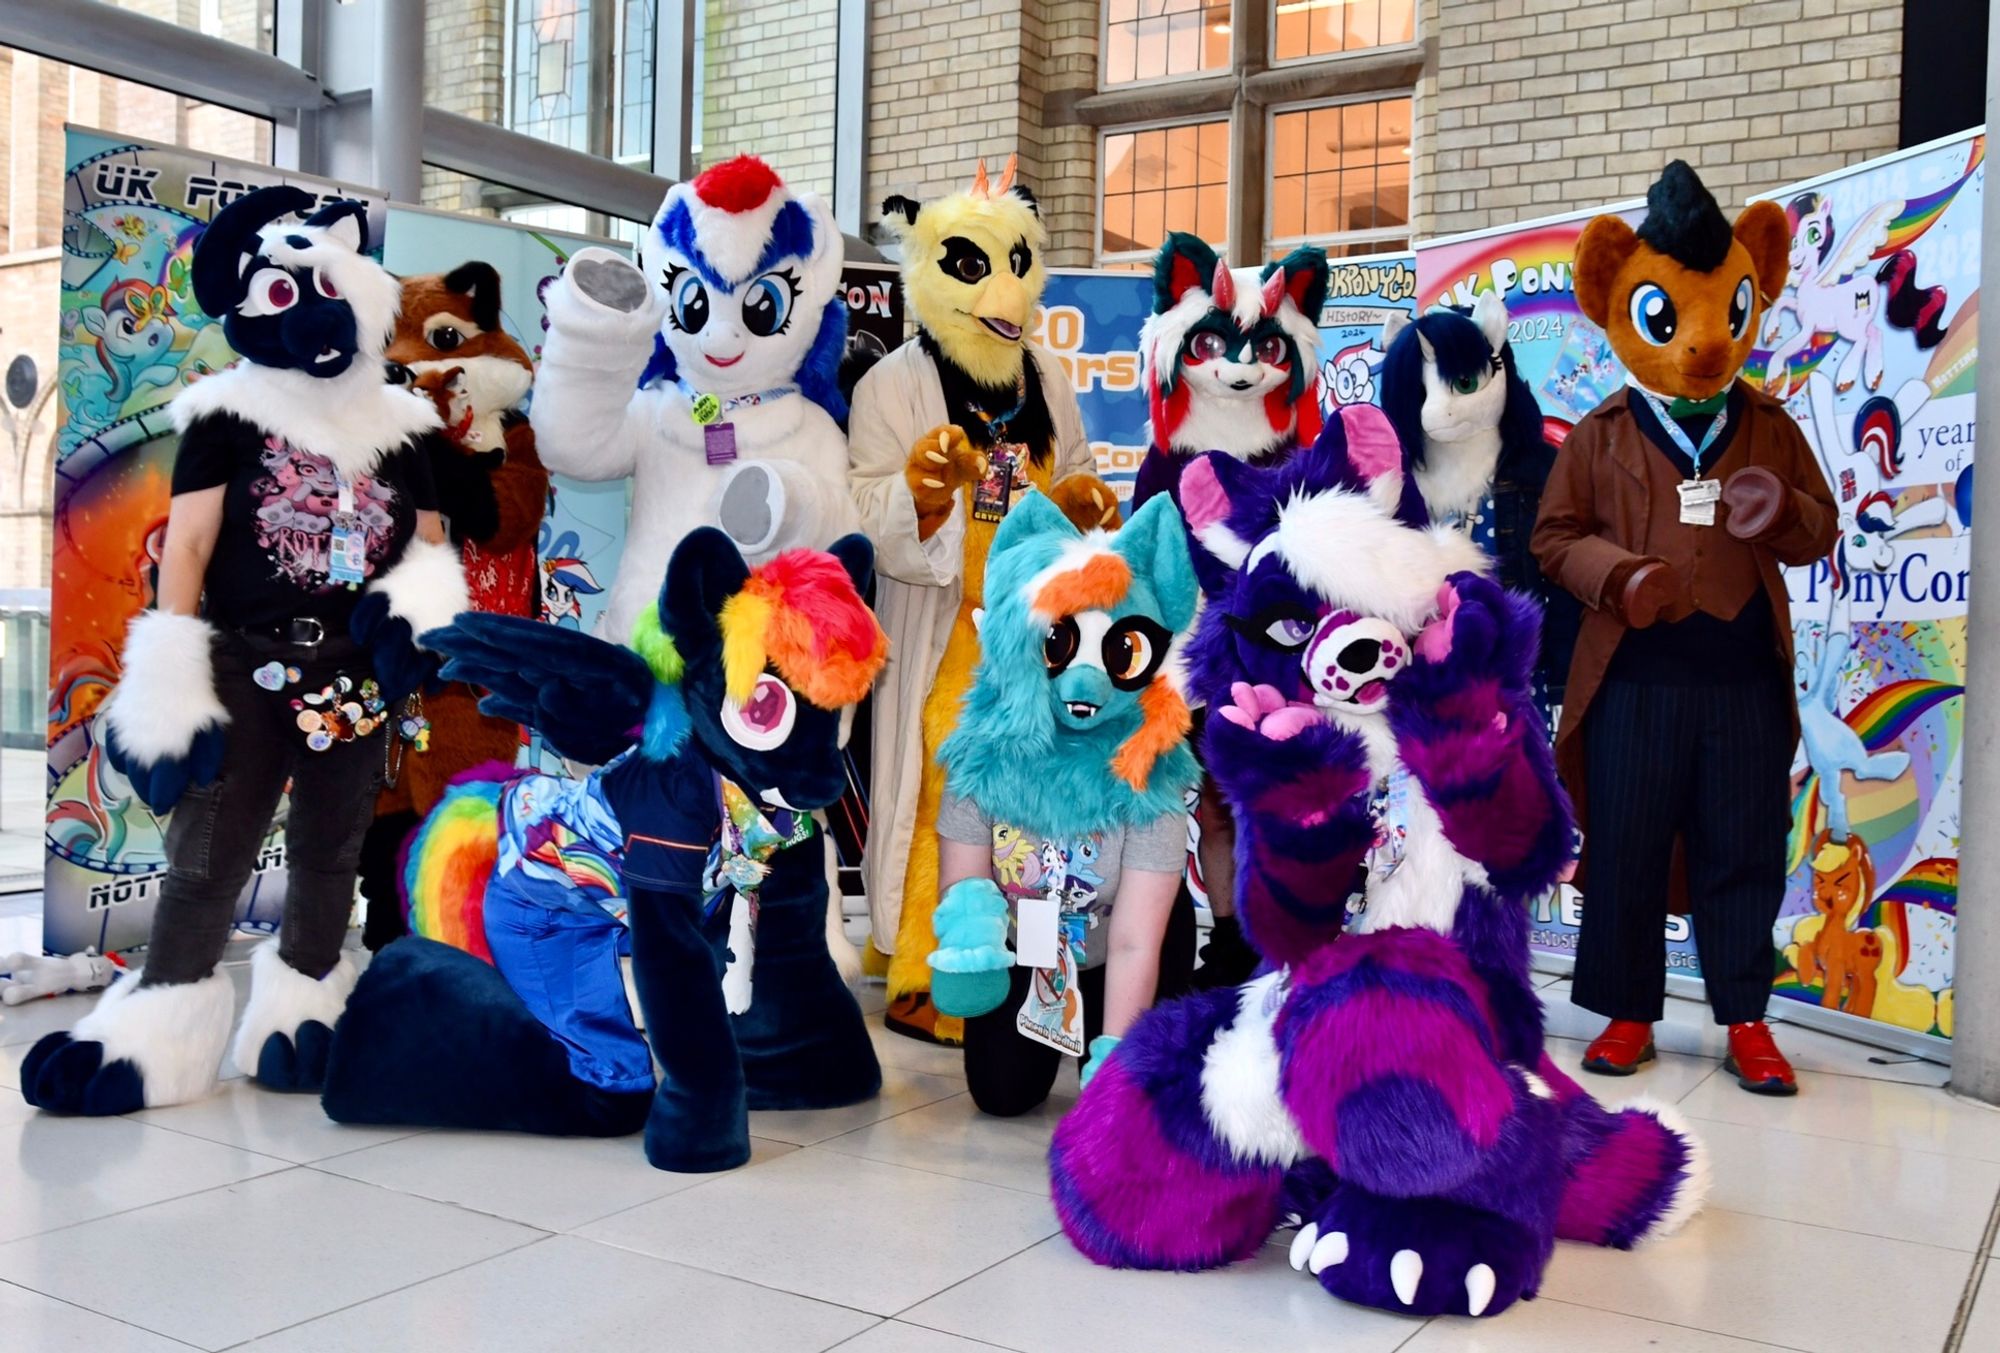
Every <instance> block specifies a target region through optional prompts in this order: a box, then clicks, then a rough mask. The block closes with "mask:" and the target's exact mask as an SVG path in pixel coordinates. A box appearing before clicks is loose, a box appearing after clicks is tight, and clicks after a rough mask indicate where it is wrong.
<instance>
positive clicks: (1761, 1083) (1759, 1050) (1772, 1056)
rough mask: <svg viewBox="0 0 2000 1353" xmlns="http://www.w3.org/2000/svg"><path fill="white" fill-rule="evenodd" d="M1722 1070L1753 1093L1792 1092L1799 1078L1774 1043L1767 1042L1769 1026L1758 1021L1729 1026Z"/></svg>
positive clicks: (1790, 1093) (1769, 1039)
mask: <svg viewBox="0 0 2000 1353" xmlns="http://www.w3.org/2000/svg"><path fill="white" fill-rule="evenodd" d="M1722 1069H1723V1070H1724V1071H1727V1072H1729V1073H1730V1074H1731V1075H1733V1076H1735V1077H1736V1083H1737V1084H1738V1085H1740V1086H1742V1087H1743V1088H1744V1089H1745V1090H1748V1091H1749V1092H1750V1093H1751V1094H1753V1095H1795V1094H1797V1093H1798V1092H1799V1078H1798V1077H1797V1076H1796V1075H1794V1074H1793V1073H1792V1064H1791V1063H1790V1062H1788V1061H1786V1060H1785V1054H1784V1053H1782V1052H1779V1051H1778V1045H1777V1044H1776V1043H1773V1042H1772V1041H1771V1026H1770V1025H1768V1024H1766V1023H1764V1021H1763V1020H1761V1019H1760V1020H1758V1021H1756V1022H1755V1023H1753V1024H1732V1025H1730V1026H1729V1056H1727V1057H1725V1058H1723V1061H1722Z"/></svg>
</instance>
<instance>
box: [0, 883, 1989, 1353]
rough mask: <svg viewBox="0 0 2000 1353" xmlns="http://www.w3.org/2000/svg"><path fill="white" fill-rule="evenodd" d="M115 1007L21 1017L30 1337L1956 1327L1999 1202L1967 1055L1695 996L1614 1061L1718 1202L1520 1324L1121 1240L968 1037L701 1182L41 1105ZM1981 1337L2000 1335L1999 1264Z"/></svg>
mask: <svg viewBox="0 0 2000 1353" xmlns="http://www.w3.org/2000/svg"><path fill="white" fill-rule="evenodd" d="M4 919H5V918H4V917H0V920H4ZM234 971H235V972H236V974H237V977H238V980H239V981H240V980H241V978H242V972H241V969H240V965H239V966H238V967H237V968H236V969H234ZM1547 996H1548V998H1549V1005H1550V1012H1551V1025H1552V1030H1553V1032H1554V1033H1555V1034H1556V1035H1557V1036H1558V1037H1559V1038H1560V1039H1563V1040H1566V1041H1561V1042H1558V1044H1557V1045H1556V1046H1557V1049H1558V1052H1557V1055H1558V1056H1559V1057H1561V1058H1563V1059H1564V1060H1566V1061H1569V1062H1572V1063H1573V1062H1574V1059H1575V1057H1576V1055H1577V1054H1578V1053H1579V1052H1580V1051H1581V1048H1582V1044H1581V1042H1580V1041H1577V1040H1579V1039H1580V1038H1581V1037H1583V1036H1586V1035H1587V1034H1588V1033H1589V1032H1590V1031H1591V1021H1590V1019H1589V1018H1588V1017H1587V1016H1585V1015H1584V1014H1583V1013H1582V1012H1580V1011H1578V1010H1576V1009H1574V1008H1573V1007H1571V1006H1570V1005H1569V1004H1568V1003H1567V1000H1566V989H1565V986H1564V984H1563V983H1562V982H1560V981H1557V982H1554V983H1552V984H1551V985H1550V987H1549V988H1548V991H1547ZM87 1003H88V998H85V997H69V998H65V999H63V1000H58V1001H46V1002H38V1003H36V1004H33V1005H31V1006H27V1007H24V1008H20V1009H16V1010H12V1011H7V1012H5V1014H4V1015H0V1349H6V1350H8V1353H17V1351H18V1353H44V1351H45V1350H57V1349H65V1350H67V1349H78V1350H82V1349H89V1350H93V1353H95V1351H98V1350H131V1351H133V1353H140V1351H142V1350H143V1351H145V1353H159V1351H160V1350H168V1349H184V1348H188V1347H193V1348H201V1349H223V1348H242V1349H256V1350H260V1351H261V1350H311V1351H312V1353H321V1351H322V1350H324V1351H326V1353H339V1351H340V1350H350V1349H351V1350H366V1351H367V1353H383V1351H384V1350H389V1351H391V1353H394V1351H396V1350H418V1351H420V1353H451V1351H452V1350H461V1349H463V1350H477V1351H478V1353H505V1351H506V1350H514V1349H520V1350H532V1353H547V1351H548V1350H551V1349H578V1350H589V1351H590V1353H620V1351H622V1350H627V1349H630V1350H645V1353H656V1351H657V1350H678V1349H688V1350H702V1351H703V1353H708V1351H709V1350H733V1349H744V1350H763V1349H771V1350H813V1349H826V1348H833V1347H839V1348H840V1349H842V1350H845V1351H848V1353H954V1351H956V1353H973V1351H974V1350H978V1349H992V1348H996V1347H997V1348H1003V1349H1016V1350H1042V1349H1051V1350H1064V1351H1065V1353H1067V1351H1070V1350H1077V1351H1082V1350H1092V1351H1095V1350H1124V1349H1134V1350H1145V1353H1161V1351H1163V1350H1174V1351H1175V1353H1182V1351H1185V1353H1196V1351H1198V1350H1208V1349H1214V1350H1239V1349H1262V1348H1269V1349H1285V1350H1302V1349H1340V1350H1352V1351H1353V1353H1371V1351H1373V1350H1380V1351H1381V1353H1389V1350H1403V1351H1404V1353H1446V1351H1447V1350H1477V1351H1478V1353H1508V1351H1510V1350H1521V1351H1522V1353H1527V1351H1528V1350H1552V1349H1558V1350H1568V1349H1575V1350H1588V1351H1589V1353H1627V1351H1628V1350H1630V1351H1631V1353H1638V1351H1639V1350H1691V1351H1695V1353H1732V1351H1743V1353H1748V1351H1749V1350H1757V1349H1769V1348H1773V1347H1778V1348H1795V1349H1812V1350H1848V1349H1852V1350H1875V1349H1895V1350H1899V1351H1901V1350H1912V1351H1914V1350H1933V1349H1942V1348H1944V1347H1945V1346H1946V1341H1947V1337H1948V1335H1949V1333H1950V1331H1951V1328H1952V1325H1953V1320H1954V1317H1955V1314H1956V1312H1957V1311H1958V1308H1959V1305H1960V1301H1961V1298H1962V1297H1963V1296H1964V1295H1965V1294H1966V1293H1967V1291H1968V1290H1969V1288H1970V1286H1971V1285H1970V1283H1969V1279H1970V1277H1971V1275H1972V1273H1973V1270H1974V1268H1975V1265H1982V1266H1983V1264H1984V1263H1985V1256H1984V1254H1983V1253H1981V1246H1982V1244H1983V1243H1990V1242H1989V1241H1988V1240H1987V1239H1986V1236H1985V1232H1986V1229H1987V1226H1988V1222H1989V1218H1990V1217H1991V1215H1992V1213H1993V1210H1994V1207H1995V1202H1996V1194H2000V1112H1995V1111H1992V1110H1988V1109H1985V1108H1983V1107H1980V1106H1977V1105H1972V1104H1968V1103H1964V1102H1961V1101H1958V1100H1955V1099H1953V1098H1951V1097H1950V1096H1948V1095H1947V1094H1946V1093H1945V1092H1944V1091H1943V1090H1942V1089H1940V1088H1939V1087H1940V1086H1941V1085H1942V1084H1943V1082H1944V1079H1945V1073H1944V1071H1943V1070H1942V1069H1941V1068H1938V1067H1933V1066H1927V1065H1924V1064H1921V1063H1900V1064H1891V1065H1885V1064H1881V1063H1878V1062H1876V1061H1873V1060H1871V1057H1875V1056H1879V1055H1880V1054H1871V1053H1870V1052H1869V1051H1868V1050H1866V1049H1862V1048H1857V1047H1855V1046H1852V1045H1849V1044H1846V1043H1843V1042H1841V1041H1839V1040H1837V1039H1835V1038H1832V1037H1829V1036H1827V1035H1824V1034H1816V1033H1813V1032H1810V1031H1807V1030H1803V1029H1798V1028H1786V1029H1781V1030H1780V1032H1779V1037H1780V1041H1781V1042H1782V1043H1783V1044H1784V1045H1785V1046H1786V1047H1787V1048H1788V1049H1790V1050H1791V1051H1792V1053H1793V1054H1794V1055H1795V1056H1796V1057H1797V1059H1798V1061H1799V1062H1800V1064H1801V1065H1802V1066H1805V1067H1810V1068H1811V1072H1810V1073H1809V1074H1808V1076H1807V1078H1806V1086H1805V1091H1804V1093H1803V1094H1801V1095H1800V1096H1799V1097H1798V1098H1797V1099H1795V1100H1789V1101H1782V1100H1776V1101H1774V1100H1765V1099H1756V1098H1753V1097H1751V1096H1748V1095H1745V1094H1743V1093H1742V1092H1741V1091H1740V1090H1738V1089H1737V1088H1736V1087H1735V1085H1734V1083H1733V1082H1732V1081H1730V1080H1729V1079H1728V1078H1726V1077H1724V1076H1723V1075H1721V1074H1719V1069H1718V1061H1719V1057H1720V1054H1721V1047H1720V1044H1719V1042H1718V1040H1717V1039H1716V1038H1715V1036H1714V1033H1713V1031H1712V1030H1710V1029H1709V1028H1707V1027H1706V1026H1705V1025H1704V1023H1703V1018H1702V1016H1703V1012H1702V1011H1700V1010H1699V1009H1698V1008H1696V1007H1694V1006H1692V1005H1688V1004H1685V1003H1677V1004H1676V1006H1675V1008H1674V1010H1673V1012H1672V1015H1671V1023H1670V1025H1669V1026H1668V1027H1667V1028H1666V1029H1664V1030H1663V1031H1662V1037H1661V1042H1662V1044H1663V1046H1664V1047H1665V1048H1666V1052H1665V1054H1664V1056H1663V1057H1662V1059H1661V1062H1660V1063H1659V1065H1657V1066H1655V1067H1653V1068H1651V1069H1649V1070H1648V1071H1646V1072H1645V1073H1644V1074H1643V1075H1642V1076H1641V1077H1640V1078H1638V1079H1636V1080H1635V1081H1633V1082H1631V1083H1630V1084H1629V1085H1623V1084H1618V1083H1612V1084H1611V1086H1610V1088H1611V1089H1612V1090H1614V1091H1616V1092H1621V1093H1622V1092H1628V1091H1629V1092H1631V1093H1644V1094H1648V1095H1650V1096H1652V1097H1654V1098H1656V1099H1663V1100H1668V1101H1672V1102H1675V1103H1677V1104H1679V1105H1680V1107H1681V1109H1682V1110H1683V1112H1685V1113H1686V1114H1688V1115H1689V1116H1690V1117H1691V1118H1693V1119H1695V1120H1696V1125H1697V1127H1698V1128H1699V1129H1700V1130H1701V1132H1702V1133H1703V1134H1704V1135H1705V1137H1706V1138H1707V1141H1708V1144H1709V1147H1710V1149H1711V1150H1712V1152H1713V1154H1714V1158H1715V1176H1716V1181H1715V1193H1714V1197H1713V1200H1712V1202H1711V1205H1710V1207H1709V1209H1708V1211H1707V1212H1706V1213H1705V1214H1704V1215H1703V1216H1701V1217H1699V1218H1697V1219H1696V1220H1695V1221H1694V1222H1693V1223H1692V1224H1691V1225H1690V1226H1689V1227H1688V1229H1687V1230H1686V1231H1684V1232H1683V1233H1682V1234H1680V1235H1679V1236H1677V1237H1675V1238H1673V1239H1671V1240H1669V1241H1666V1242H1664V1243H1661V1244H1659V1245H1657V1246H1654V1247H1652V1248H1649V1249H1646V1250H1643V1251H1640V1252H1638V1253H1634V1254H1625V1253H1619V1252H1615V1251H1599V1250H1590V1249H1586V1248H1583V1247H1579V1246H1572V1245H1564V1246H1562V1247H1560V1248H1559V1250H1558V1251H1557V1255H1556V1258H1555V1261H1554V1263H1553V1264H1552V1265H1551V1267H1550V1269H1549V1274H1548V1278H1547V1282H1546V1284H1545V1287H1544V1289H1543V1293H1542V1297H1541V1299H1540V1300H1537V1301H1534V1302H1530V1303H1526V1304H1524V1305H1521V1306H1518V1307H1516V1308H1515V1309H1514V1310H1512V1311H1509V1312H1507V1313H1506V1314H1504V1315H1502V1316H1500V1317H1499V1318H1498V1319H1496V1320H1492V1321H1486V1322H1481V1323H1477V1324H1475V1323H1474V1322H1470V1321H1464V1320H1436V1321H1431V1322H1428V1323H1425V1322H1420V1321H1415V1320H1405V1319H1401V1318H1398V1317H1395V1316H1389V1315H1384V1314H1381V1313H1379V1312H1374V1311H1367V1310H1361V1309H1357V1308H1355V1307H1351V1306H1343V1305H1341V1304H1340V1303H1338V1302H1336V1301H1334V1300H1333V1299H1331V1298H1330V1297H1327V1296H1325V1295H1324V1294H1323V1293H1321V1291H1320V1290H1319V1288H1318V1287H1317V1286H1316V1285H1315V1284H1313V1283H1312V1282H1311V1281H1309V1280H1308V1279H1306V1278H1303V1277H1301V1276H1300V1275H1298V1274H1296V1273H1294V1272H1292V1270H1291V1269H1290V1268H1289V1267H1288V1266H1287V1265H1286V1263H1285V1252H1284V1248H1283V1245H1284V1242H1285V1240H1286V1239H1287V1237H1285V1236H1280V1237H1278V1238H1277V1240H1276V1243H1274V1244H1273V1245H1272V1246H1269V1247H1267V1248H1266V1249H1265V1251H1264V1253H1263V1254H1261V1255H1260V1256H1259V1257H1258V1258H1257V1259H1256V1260H1254V1261H1253V1262H1251V1263H1248V1264H1244V1265H1240V1266H1238V1267H1236V1268H1233V1269H1229V1270H1226V1271H1223V1272H1219V1273H1211V1274H1204V1275H1200V1276H1188V1275H1179V1274H1141V1273H1116V1272H1111V1271H1107V1270H1101V1269H1094V1268H1092V1267H1090V1266H1089V1265H1088V1264H1086V1263H1085V1262H1084V1261H1083V1260H1082V1259H1080V1258H1079V1257H1078V1256H1077V1255H1076V1253H1075V1252H1074V1251H1073V1250H1072V1249H1071V1248H1070V1246H1069V1244H1068V1242H1067V1241H1065V1240H1064V1239H1063V1238H1062V1236H1061V1235H1060V1233H1059V1232H1058V1231H1057V1227H1056V1222H1055V1217H1054V1215H1053V1213H1052V1212H1051V1211H1050V1208H1049V1204H1048V1201H1047V1196H1046V1179H1045V1173H1044V1171H1045V1167H1044V1164H1043V1152H1044V1150H1045V1148H1046V1144H1047V1140H1048V1134H1049V1130H1050V1128H1051V1126H1052V1124H1053V1123H1054V1122H1055V1120H1056V1118H1057V1117H1058V1116H1059V1115H1060V1113H1061V1112H1062V1110H1063V1109H1064V1108H1065V1107H1067V1104H1068V1099H1067V1098H1066V1097H1065V1096H1063V1095H1059V1096H1058V1099H1057V1101H1056V1102H1054V1103H1052V1104H1051V1106H1050V1107H1049V1108H1048V1109H1047V1110H1046V1111H1045V1112H1043V1113H1041V1114H1039V1115H1035V1116H1032V1117H1030V1118H1026V1119H1021V1120H1016V1121H1012V1122H999V1121H995V1120H991V1119H986V1118H982V1117H980V1116H979V1115H978V1114H977V1113H975V1112H974V1111H973V1109H972V1107H971V1105H970V1103H969V1102H968V1100H967V1098H966V1095H965V1092H964V1091H965V1086H964V1078H963V1076H962V1075H961V1074H960V1070H959V1065H958V1058H957V1057H956V1055H955V1054H952V1053H949V1052H944V1051H942V1050H939V1049H936V1048H929V1047H925V1046H923V1045H920V1044H916V1043H911V1042H908V1041H907V1040H903V1039H898V1038H894V1037H891V1036H889V1035H887V1034H881V1035H879V1036H878V1038H877V1045H878V1048H879V1050H880V1052H881V1054H882V1059H883V1062H884V1067H885V1075H886V1078H887V1084H886V1087H885V1089H884V1092H883V1094H882V1097H881V1098H880V1099H879V1100H878V1101H876V1102H875V1103H873V1104H869V1105H865V1106H861V1107H859V1108H855V1109H850V1110H844V1111H840V1112H837V1113H826V1114H759V1115H754V1116H753V1121H752V1125H751V1131H752V1132H753V1133H754V1134H756V1137H757V1143H756V1147H757V1149H756V1154H755V1158H754V1159H753V1160H752V1162H751V1164H750V1165H749V1166H747V1167H746V1168H744V1169H742V1170H739V1171H736V1172H734V1173H732V1174H727V1175H720V1176H687V1175H669V1174H661V1173H659V1172H657V1171H653V1170H650V1169H648V1168H647V1167H646V1165H645V1163H644V1161H643V1159H642V1158H641V1156H640V1154H639V1149H638V1144H637V1143H636V1142H635V1141H631V1140H623V1141H597V1142H573V1141H551V1140H542V1139H537V1138H528V1137H510V1136H482V1135H477V1134H469V1133H447V1132H401V1131H369V1130H359V1129H352V1128H343V1127H337V1126H335V1125H333V1124H331V1123H329V1122H327V1121H326V1119H325V1118H324V1117H323V1116H322V1115H321V1114H320V1112H319V1108H318V1105H317V1103H316V1102H314V1101H313V1100H310V1099H296V1098H287V1097H283V1096H276V1095H271V1094H267V1093H264V1092H262V1091H259V1090H257V1089H256V1088H255V1087H253V1086H251V1085H249V1084H247V1083H246V1082H244V1081H243V1080H241V1079H240V1078H235V1077H233V1076H232V1079H230V1080H229V1081H228V1082H227V1083H226V1084H225V1085H224V1087H223V1090H222V1092H221V1093H220V1094H219V1095H217V1096H216V1097H214V1098H213V1099H210V1100H209V1101H207V1102H205V1103H202V1104H195V1105H188V1106H184V1107H181V1108H176V1109H167V1110H158V1111H153V1112H148V1113H144V1114H140V1115H136V1116H135V1117H133V1118H131V1119H127V1120H122V1121H95V1122H89V1121H61V1120H50V1119H43V1118H40V1117H39V1116H37V1115H36V1114H34V1113H33V1112H32V1111H30V1110H27V1109H26V1108H24V1107H23V1106H22V1105H21V1103H20V1100H19V1097H18V1094H17V1093H16V1091H15V1089H14V1086H15V1085H16V1082H17V1079H18V1072H19V1067H20V1061H21V1057H22V1055H23V1054H24V1053H25V1052H26V1050H27V1047H28V1045H29V1044H30V1043H32V1042H33V1040H34V1039H35V1038H36V1037H38V1036H39V1035H40V1034H41V1033H43V1032H45V1031H46V1030H49V1029H55V1028H63V1027H66V1026H68V1025H69V1024H71V1023H73V1022H74V1021H75V1020H76V1018H77V1017H78V1016H79V1015H80V1014H81V1013H82V1012H83V1010H84V1009H85V1008H86V1007H87ZM866 1003H867V1004H868V1006H869V1007H870V1008H871V1010H879V1008H880V1004H881V1001H880V995H879V991H878V992H875V993H871V997H870V999H869V1000H868V1001H867V1002H866ZM1604 1085H1605V1083H1604V1082H1601V1081H1593V1082H1592V1085H1591V1088H1592V1089H1597V1088H1600V1087H1602V1086H1604ZM1065 1088H1066V1089H1067V1088H1073V1087H1072V1086H1071V1084H1070V1083H1069V1082H1067V1080H1066V1082H1065ZM1959 1347H1962V1348H1964V1349H1967V1350H1981V1351H1982V1353H1984V1351H1986V1350H2000V1274H1996V1275H1995V1276H1994V1278H1993V1280H1992V1281H1991V1282H1990V1283H1987V1284H1986V1285H1985V1290H1984V1291H1983V1292H1980V1293H1979V1294H1978V1296H1977V1299H1976V1304H1975V1305H1974V1306H1973V1307H1972V1308H1971V1309H1970V1310H1969V1312H1968V1316H1967V1321H1966V1324H1965V1327H1964V1329H1963V1331H1962V1336H1961V1339H1960V1342H1959Z"/></svg>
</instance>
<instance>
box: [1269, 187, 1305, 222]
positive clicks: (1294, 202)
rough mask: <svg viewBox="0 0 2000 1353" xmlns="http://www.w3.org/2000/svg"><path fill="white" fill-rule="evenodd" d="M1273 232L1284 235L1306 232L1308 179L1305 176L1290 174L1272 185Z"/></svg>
mask: <svg viewBox="0 0 2000 1353" xmlns="http://www.w3.org/2000/svg"><path fill="white" fill-rule="evenodd" d="M1271 233H1272V234H1274V235H1282V236H1289V235H1303V234H1305V233H1306V181H1305V179H1304V177H1303V176H1299V175H1292V176H1288V177H1286V178H1281V179H1279V180H1278V181H1277V182H1276V183H1274V184H1272V185H1271Z"/></svg>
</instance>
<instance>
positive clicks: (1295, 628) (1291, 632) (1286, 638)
mask: <svg viewBox="0 0 2000 1353" xmlns="http://www.w3.org/2000/svg"><path fill="white" fill-rule="evenodd" d="M1312 636H1313V627H1312V623H1311V622H1310V621H1307V620H1301V619H1299V617H1297V616H1295V615H1286V616H1279V617H1278V618H1277V619H1276V620H1273V621H1272V622H1271V623H1270V624H1268V625H1266V626H1264V637H1265V638H1266V639H1269V640H1270V641H1271V642H1272V643H1274V644H1276V645H1277V646H1278V647H1279V648H1304V647H1305V645H1306V640H1308V639H1310V638H1312Z"/></svg>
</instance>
